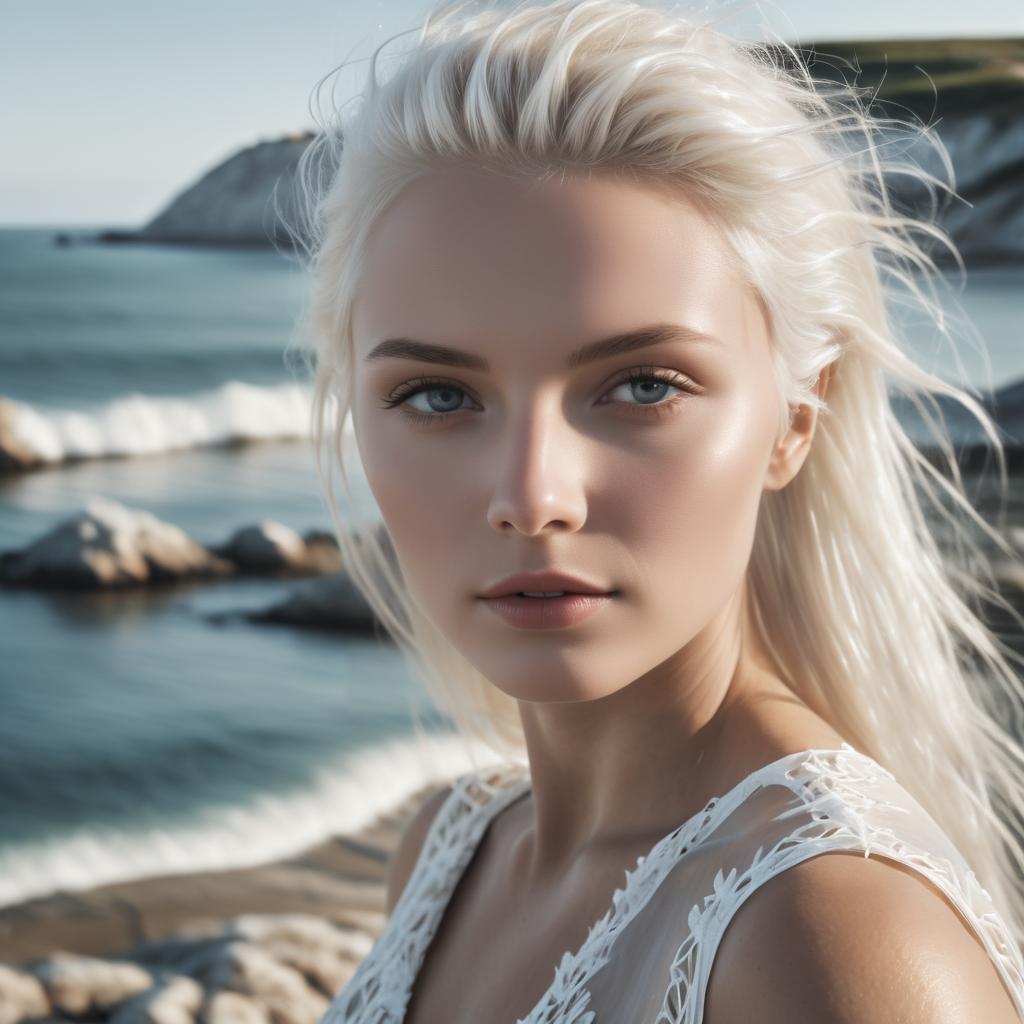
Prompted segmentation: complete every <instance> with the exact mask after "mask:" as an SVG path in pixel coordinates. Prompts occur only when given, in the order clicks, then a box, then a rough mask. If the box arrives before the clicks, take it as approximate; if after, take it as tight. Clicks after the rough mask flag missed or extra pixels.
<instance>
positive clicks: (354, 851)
mask: <svg viewBox="0 0 1024 1024" xmlns="http://www.w3.org/2000/svg"><path fill="white" fill-rule="evenodd" d="M442 785H444V783H442V782H435V783H430V784H428V785H427V786H425V787H423V788H421V789H419V790H418V791H416V792H415V793H414V794H413V795H411V796H409V797H408V798H406V799H405V800H404V801H402V802H401V803H400V805H399V806H397V807H395V808H393V809H391V810H390V811H386V812H384V813H382V814H381V815H379V816H378V817H377V819H376V820H374V821H373V822H372V823H371V824H370V825H369V826H367V827H366V828H363V829H360V830H358V831H354V832H352V833H340V834H337V835H334V836H331V837H330V838H329V839H327V840H324V841H323V842H320V843H317V844H315V845H314V846H312V847H309V848H308V849H306V850H304V851H303V852H301V853H299V854H297V855H295V856H292V857H287V858H283V859H280V860H276V861H272V862H270V863H268V864H264V865H260V866H257V867H250V868H237V869H230V870H225V871H198V872H193V873H187V874H175V875H156V876H152V877H149V878H143V879H137V880H133V881H128V882H120V883H114V884H109V885H103V886H98V887H96V888H92V889H85V890H82V891H76V892H72V891H68V890H61V891H59V892H56V893H53V894H51V895H48V896H40V897H36V898H33V899H30V900H26V901H24V902H21V903H16V904H12V905H11V906H8V907H3V908H0V965H6V966H8V967H24V966H25V965H27V964H30V963H32V962H34V961H38V960H42V959H44V958H46V957H50V956H52V955H54V954H57V953H71V954H78V955H82V956H88V957H101V958H117V959H123V958H131V957H132V955H133V952H135V951H137V950H138V951H142V950H148V951H149V952H152V947H154V945H155V946H160V945H161V944H163V943H167V942H168V940H170V939H172V938H174V937H177V936H182V935H188V936H192V937H198V936H206V937H210V936H218V935H222V934H223V932H224V929H225V927H226V926H227V925H228V924H229V923H230V921H231V920H232V919H234V918H237V917H240V916H242V915H263V914H273V915H278V914H284V915H286V914H303V915H312V916H315V917H319V918H322V919H324V920H326V921H328V922H330V923H332V924H334V925H337V926H339V927H342V928H345V929H353V930H355V931H358V932H360V933H362V934H364V935H366V936H367V937H368V938H370V939H371V940H372V939H375V938H376V936H377V935H378V934H379V933H380V930H381V929H382V928H383V926H384V923H385V920H386V914H385V877H386V870H387V864H388V860H389V858H390V856H391V854H392V852H393V850H394V848H395V844H396V843H397V840H398V838H399V836H400V835H401V832H402V829H403V828H404V826H405V824H406V823H407V821H408V820H409V819H410V818H411V817H412V815H413V814H414V813H415V811H416V809H417V808H418V807H419V806H420V804H421V803H422V802H423V801H424V800H426V799H427V798H428V797H429V796H431V795H432V794H433V793H434V792H436V791H437V790H438V789H439V788H440V787H441V786H442Z"/></svg>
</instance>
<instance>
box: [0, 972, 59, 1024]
mask: <svg viewBox="0 0 1024 1024" xmlns="http://www.w3.org/2000/svg"><path fill="white" fill-rule="evenodd" d="M49 1013H50V1000H49V999H48V998H47V995H46V990H45V989H44V988H43V985H42V982H40V980H39V979H38V978H37V977H35V976H34V975H32V974H29V973H28V972H27V971H18V970H15V969H14V968H13V967H8V966H6V965H5V964H0V1024H20V1022H21V1021H23V1020H30V1019H32V1018H38V1017H46V1016H48V1015H49Z"/></svg>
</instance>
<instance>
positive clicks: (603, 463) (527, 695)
mask: <svg viewBox="0 0 1024 1024" xmlns="http://www.w3.org/2000/svg"><path fill="white" fill-rule="evenodd" d="M654 324H660V325H666V324H670V325H679V326H683V327H686V328H689V329H690V330H691V332H694V333H695V334H696V333H699V334H702V335H706V336H707V339H708V340H700V339H696V338H693V339H691V340H681V339H675V340H665V341H661V342H659V343H658V344H656V345H653V346H650V347H646V348H642V349H637V350H634V351H626V352H620V353H619V354H617V355H613V356H612V357H610V358H605V359H601V360H600V361H595V362H588V363H584V364H582V365H579V366H575V367H569V366H568V365H567V363H568V360H569V355H570V353H572V352H574V351H575V350H577V349H579V348H581V347H582V346H585V345H587V344H588V343H592V342H594V341H596V340H598V339H603V338H607V337H609V336H612V335H615V334H617V333H620V332H624V331H632V330H635V329H637V328H639V327H645V326H650V325H654ZM353 328H354V344H355V347H356V367H357V368H356V377H355V381H354V403H353V410H352V414H353V421H354V427H355V433H356V439H357V443H358V448H359V453H360V456H361V459H362V463H363V467H364V469H365V472H366V476H367V479H368V481H369V484H370V487H371V490H372V492H373V494H374V496H375V498H376V500H377V503H378V505H379V507H380V510H381V514H382V516H383V519H384V522H385V524H386V526H387V528H388V531H389V533H390V535H391V537H392V539H393V542H394V545H395V549H396V551H397V554H398V557H399V561H400V564H401V568H402V572H403V575H404V578H405V580H406V583H407V586H408V589H409V592H410V594H411V596H412V597H413V598H414V599H415V600H416V601H417V602H418V603H419V604H420V605H421V606H422V608H423V609H424V611H425V612H426V613H427V614H428V615H429V616H430V617H431V619H432V620H433V621H434V622H435V623H436V625H437V627H438V628H439V629H440V630H441V632H442V633H443V634H444V635H445V636H446V637H447V638H448V639H449V640H450V642H451V643H452V644H453V645H454V646H455V647H456V648H458V650H460V651H461V652H462V653H463V654H464V655H465V657H466V658H467V659H468V660H469V661H470V662H471V663H472V664H473V665H475V666H476V667H477V668H478V669H479V670H480V671H481V672H482V673H483V674H484V675H485V676H486V678H487V679H488V680H490V682H492V683H493V685H494V686H496V687H498V688H499V689H501V690H502V691H504V692H505V693H506V694H508V695H509V696H511V697H513V698H515V699H516V700H517V701H518V707H519V711H520V715H521V718H522V723H523V729H524V732H525V738H526V743H527V748H528V756H529V762H530V772H531V776H532V793H531V794H530V796H529V797H528V799H526V800H524V801H523V802H522V803H520V804H517V805H515V806H514V807H513V808H510V810H509V811H508V812H506V814H507V815H509V820H510V821H511V820H512V815H513V813H514V814H515V815H516V817H515V821H516V822H518V826H517V828H516V830H515V831H514V834H512V835H511V838H510V842H509V853H508V858H509V859H508V862H507V863H506V864H505V865H504V866H503V870H504V871H505V872H506V873H511V876H512V877H513V878H514V881H515V885H516V886H517V887H518V888H517V891H519V892H534V893H543V892H550V893H555V892H558V891H559V890H558V885H559V882H560V880H563V879H564V878H566V876H567V875H568V873H569V872H570V871H571V869H572V866H573V864H574V863H576V862H577V859H578V858H579V857H580V856H581V855H584V854H586V855H587V856H597V852H596V851H601V850H609V851H611V850H615V849H618V851H619V852H618V853H616V854H615V856H618V857H619V858H620V860H621V845H620V846H619V847H617V846H616V844H621V843H622V841H623V840H624V837H632V838H634V839H636V840H637V841H638V843H639V846H638V851H639V852H642V851H643V850H645V849H647V848H648V847H649V846H650V845H651V843H653V841H654V840H656V839H657V838H660V837H661V836H662V835H664V834H665V833H667V832H668V831H670V830H671V829H672V828H674V827H675V826H676V825H677V824H678V823H679V822H680V821H682V820H684V819H685V818H686V817H688V816H689V815H691V814H693V813H696V811H698V810H700V808H701V807H703V806H704V804H705V803H706V802H707V800H708V799H709V798H710V797H711V796H713V795H716V794H718V793H721V792H723V791H724V790H725V789H726V788H727V787H729V786H731V785H732V784H733V783H735V782H738V781H739V780H740V779H741V778H742V777H743V776H744V775H746V774H747V773H748V772H750V771H752V770H753V769H754V768H757V767H759V766H761V765H762V764H764V763H767V762H768V761H770V760H773V759H774V758H776V757H779V756H781V755H782V754H785V753H789V752H792V751H795V750H799V749H804V748H806V747H809V746H838V745H839V743H840V742H841V740H842V737H840V736H838V735H837V734H836V733H835V732H834V731H833V730H832V729H831V728H830V727H829V726H828V725H827V724H826V723H824V722H823V721H822V720H821V719H820V718H818V717H817V716H816V715H814V714H812V713H811V712H810V711H809V710H808V709H806V708H805V707H804V706H803V705H802V704H801V703H800V702H799V701H797V700H796V698H795V697H793V695H792V694H791V692H790V691H789V689H788V687H786V686H785V685H784V683H783V682H782V681H781V680H780V679H779V677H778V675H777V674H776V673H775V672H774V671H773V669H772V666H771V664H770V662H769V661H768V659H767V657H766V655H765V653H764V651H763V650H762V648H761V646H760V645H759V644H758V643H757V638H756V636H755V634H754V632H753V630H752V629H751V627H750V623H749V621H748V618H747V611H746V605H745V602H744V590H745V582H744V581H745V575H746V571H747V566H748V561H749V558H750V553H751V549H752V545H753V541H754V535H755V527H756V523H757V517H758V508H759V503H760V502H761V500H762V497H763V495H764V492H766V491H768V490H778V489H781V488H783V487H785V486H787V484H788V483H789V482H790V481H791V480H792V479H793V478H794V477H795V476H796V474H797V473H798V472H799V470H800V467H801V466H802V464H803V462H804V460H805V458H806V456H807V454H808V452H809V450H810V445H811V443H812V440H813V434H814V428H815V422H816V417H815V413H814V410H813V409H812V408H811V407H810V406H800V407H798V408H797V409H795V410H794V416H793V420H792V426H791V428H790V430H789V432H788V433H787V434H786V435H785V436H784V437H783V438H782V439H781V440H779V439H777V438H776V436H775V431H776V428H777V417H778V406H777V402H778V398H777V393H776V390H775V387H776V385H775V381H774V376H773V372H772V362H771V347H770V338H769V326H768V323H767V320H766V316H765V313H764V311H763V309H762V306H761V304H760V303H759V302H758V300H757V298H756V296H755V294H754V292H753V290H752V289H751V288H750V287H749V286H748V285H746V284H745V282H744V281H743V279H742V278H741V276H740V274H739V271H738V269H737V267H736V266H735V264H734V262H733V261H732V260H731V259H730V255H729V250H728V247H727V245H726V243H725V240H724V238H723V236H722V235H721V233H720V231H719V230H718V228H717V227H716V226H715V225H714V223H713V222H712V221H711V220H710V219H709V218H707V217H706V216H705V215H703V214H702V213H701V212H700V211H699V210H698V209H697V207H695V206H694V205H693V204H692V203H690V202H688V201H687V200H686V199H685V198H684V197H683V196H680V195H670V194H667V193H666V192H665V191H664V190H661V191H658V190H655V189H653V188H651V187H649V186H645V185H644V184H642V183H638V182H635V181H627V180H624V179H618V178H615V177H613V176H611V175H607V174H604V175H598V174H595V175H593V176H591V177H589V178H587V177H582V176H578V177H573V176H566V177H564V178H558V177H555V178H552V179H549V180H540V179H536V178H526V177H516V176H513V175H511V174H508V175H498V174H494V173H488V172H484V171H481V170H478V169H473V168H467V167H445V168H438V169H437V170H435V171H432V172H431V173H430V174H428V175H427V176H425V177H423V178H421V179H419V180H417V181H416V182H414V183H413V184H412V185H410V186H409V187H408V188H407V189H406V190H404V191H403V193H402V194H401V195H400V196H399V197H398V198H397V199H396V201H395V202H394V203H393V204H392V205H391V206H390V207H389V208H388V209H387V210H385V212H384V213H383V214H382V215H381V216H380V218H379V219H378V221H377V222H376V224H375V225H374V227H373V230H372V233H371V235H370V239H369V243H368V248H367V251H366V263H365V267H364V271H363V276H362V278H361V282H360V287H359V292H358V299H357V302H356V306H355V310H354V320H353ZM395 338H404V339H414V340H417V341H421V342H426V343H429V344H431V345H439V346H446V347H448V348H454V349H458V350H461V351H462V352H464V353H468V354H471V355H473V356H476V357H482V358H483V359H484V360H486V362H487V364H488V367H489V368H488V369H487V370H486V371H485V370H481V369H474V368H467V367H464V366H451V365H443V364H439V363H432V362H426V361H422V360H420V359H407V358H398V357H396V356H387V357H382V358H373V359H369V358H367V357H368V356H369V355H370V353H371V351H372V350H374V349H375V348H376V347H377V346H378V345H379V344H380V343H381V342H383V341H385V340H388V339H395ZM631 373H635V374H638V375H642V376H643V378H644V381H646V382H643V381H641V382H636V383H633V384H630V383H629V381H628V377H629V375H630V374H631ZM651 375H653V376H654V377H655V378H656V379H655V380H653V381H652V380H649V379H648V378H649V377H650V376H651ZM423 378H435V380H434V381H433V382H431V383H429V384H428V385H427V390H423V389H421V390H420V391H419V393H418V394H415V395H411V394H409V392H410V391H411V390H413V389H412V388H409V387H408V385H409V384H415V383H416V382H418V381H422V380H423ZM438 379H439V380H440V383H438ZM661 381H663V382H664V384H662V383H660V382H661ZM826 385H827V374H823V375H822V378H821V379H820V381H819V385H818V390H819V394H825V387H826ZM403 387H405V388H406V395H405V399H404V401H400V402H397V403H396V404H393V405H391V406H390V407H388V403H389V401H390V400H393V399H395V397H396V390H398V389H401V388H403ZM430 389H433V390H430ZM444 410H448V411H447V412H445V411H444ZM548 568H556V569H559V570H565V571H569V572H574V573H577V574H580V575H583V576H585V577H587V578H589V579H592V580H595V581H597V582H600V583H603V584H604V586H605V589H608V590H617V591H618V592H619V593H618V595H617V596H616V597H615V599H614V600H613V601H612V602H611V603H610V604H609V605H608V606H607V607H605V608H604V609H602V610H601V611H600V612H599V613H598V614H597V615H595V616H593V617H591V618H590V619H589V620H588V621H586V622H584V623H582V624H579V625H577V626H573V627H570V628H567V629H558V630H549V631H542V630H532V631H527V630H520V629H515V628H513V627H511V626H509V625H508V624H506V623H505V622H503V621H502V620H501V619H500V618H498V617H497V616H496V615H495V614H494V613H493V612H492V611H490V610H489V609H488V608H487V607H486V606H485V605H484V604H483V603H482V602H481V601H480V599H479V597H478V595H479V594H480V593H481V592H482V591H483V590H484V589H485V588H487V587H488V586H490V585H491V584H493V583H496V582H497V581H499V580H500V579H502V578H503V577H505V576H507V575H509V574H511V573H513V572H516V571H520V570H542V569H548ZM762 698H764V699H762ZM510 827H511V826H510ZM634 860H635V857H634ZM621 866H622V865H620V867H619V868H618V869H616V870H621ZM612 873H613V874H614V871H613V872H612ZM609 895H610V889H609V892H608V893H603V894H597V895H596V896H595V900H596V905H598V906H601V905H602V896H603V898H604V899H605V900H606V899H607V897H608V896H609ZM587 923H590V922H587ZM547 969H548V968H547V965H546V964H545V971H547Z"/></svg>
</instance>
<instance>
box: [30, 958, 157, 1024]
mask: <svg viewBox="0 0 1024 1024" xmlns="http://www.w3.org/2000/svg"><path fill="white" fill-rule="evenodd" d="M32 973H33V974H34V975H35V976H36V978H37V979H38V980H39V981H40V982H41V983H42V986H43V988H44V989H45V990H46V994H47V996H48V997H49V999H50V1002H51V1003H52V1004H53V1008H54V1009H55V1010H56V1011H57V1012H58V1013H62V1014H66V1015H68V1016H72V1017H78V1016H88V1015H95V1014H99V1015H101V1016H104V1017H106V1016H108V1015H109V1012H110V1011H111V1010H112V1009H113V1008H114V1007H115V1006H117V1005H118V1004H120V1003H123V1002H126V1001H127V1000H129V999H131V998H132V997H133V996H137V995H138V994H139V993H140V992H145V991H146V990H147V989H149V988H151V987H152V985H153V976H152V975H151V974H150V973H149V971H147V970H145V969H144V968H143V967H140V966H139V965H138V964H133V963H128V962H126V961H119V960H101V959H99V958H98V957H91V956H79V955H78V954H74V953H55V954H54V955H53V956H51V957H48V958H47V959H46V960H43V961H42V962H40V963H38V964H36V965H35V966H34V967H32Z"/></svg>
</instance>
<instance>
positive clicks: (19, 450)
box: [0, 398, 43, 476]
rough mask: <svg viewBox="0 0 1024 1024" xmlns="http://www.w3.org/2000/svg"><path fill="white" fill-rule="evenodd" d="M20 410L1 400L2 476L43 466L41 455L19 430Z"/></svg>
mask: <svg viewBox="0 0 1024 1024" xmlns="http://www.w3.org/2000/svg"><path fill="white" fill-rule="evenodd" d="M18 410H19V407H18V406H17V405H15V403H14V402H12V401H10V400H9V399H6V398H0V476H3V475H5V474H7V473H18V472H21V471H23V470H26V469H34V468H35V467H36V466H41V465H42V464H43V459H42V456H41V455H40V453H39V452H38V451H37V450H35V449H34V448H33V447H32V445H31V444H29V442H28V440H27V439H26V438H25V437H24V436H23V435H22V433H21V431H20V430H19V429H18Z"/></svg>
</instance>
